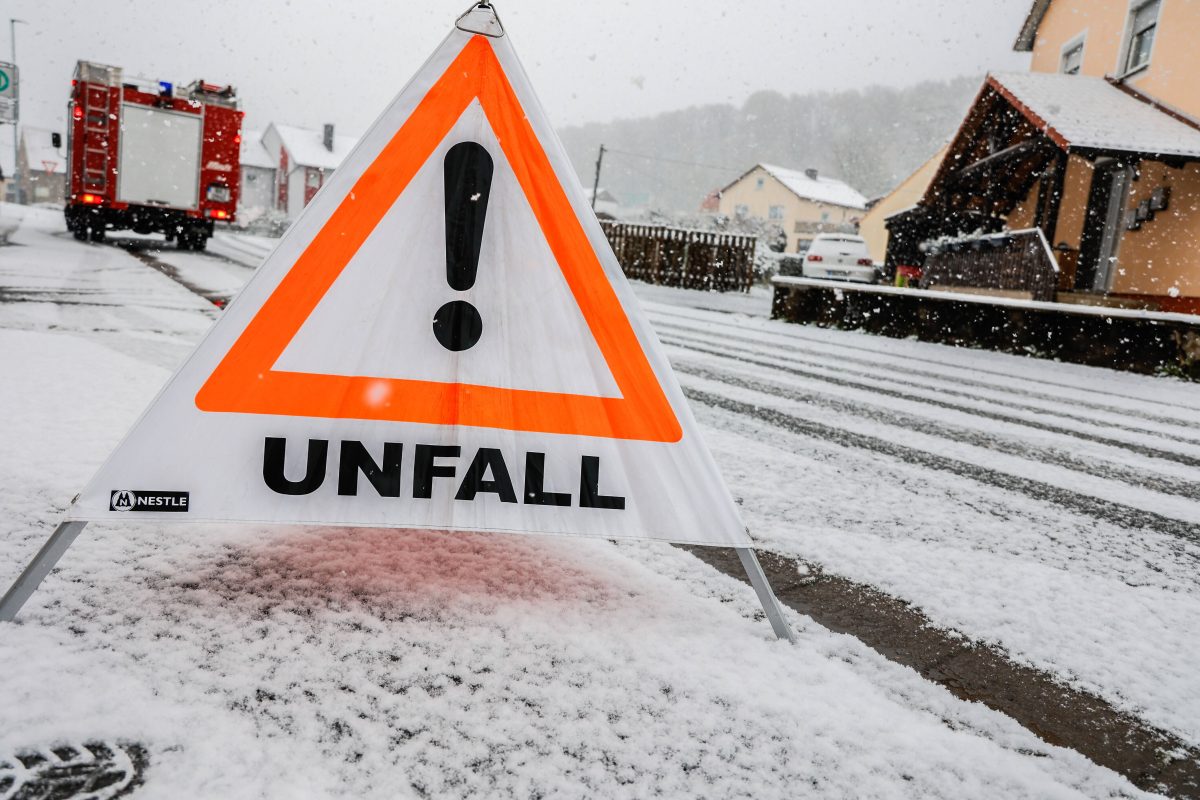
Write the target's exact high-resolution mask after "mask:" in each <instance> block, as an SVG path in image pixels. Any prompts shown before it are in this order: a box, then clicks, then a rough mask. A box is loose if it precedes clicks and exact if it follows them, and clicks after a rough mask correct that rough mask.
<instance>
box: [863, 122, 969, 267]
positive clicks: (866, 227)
mask: <svg viewBox="0 0 1200 800" xmlns="http://www.w3.org/2000/svg"><path fill="white" fill-rule="evenodd" d="M949 148H950V145H949V144H945V145H942V148H941V149H940V150H938V151H937V152H936V153H934V154H933V156H932V157H931V158H930V159H929V160H928V161H926V162H925V163H924V164H922V165H921V166H919V167H917V170H916V172H914V173H913V174H911V175H909V176H908V177H907V178H905V179H904V180H903V181H901V183H900V185H899V186H897V187H896V188H895V189H892V191H891V192H890V193H888V194H887V196H885V197H884V198H883V199H882V200H880V201H879V202H878V203H876V204H875V205H873V206H871V209H870V210H869V211H868V212H867V213H866V215H865V216H864V217H863V218H862V222H861V223H860V224H859V226H858V233H859V235H860V236H862V237H863V238H864V239H866V240H867V250H868V251H869V252H870V253H871V258H872V259H874V260H875V261H876V262H877V263H883V259H884V257H885V256H886V255H887V242H888V230H887V218H888V217H890V216H892V215H893V214H895V213H896V212H898V211H904V210H905V209H908V208H912V207H913V206H915V205H916V204H917V201H918V200H920V199H921V198H922V197H923V196H924V195H925V190H926V189H927V188H929V182H930V181H932V180H933V176H934V175H935V174H936V173H937V170H938V167H939V166H941V164H942V159H943V158H944V157H945V156H946V151H947V150H948V149H949Z"/></svg>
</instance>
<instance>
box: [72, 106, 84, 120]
mask: <svg viewBox="0 0 1200 800" xmlns="http://www.w3.org/2000/svg"><path fill="white" fill-rule="evenodd" d="M71 116H72V117H74V118H75V119H83V106H75V107H74V108H73V109H71Z"/></svg>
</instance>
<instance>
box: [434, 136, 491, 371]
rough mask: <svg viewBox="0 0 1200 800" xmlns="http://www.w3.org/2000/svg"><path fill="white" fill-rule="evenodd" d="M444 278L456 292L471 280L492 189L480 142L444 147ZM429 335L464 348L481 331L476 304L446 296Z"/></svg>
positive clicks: (488, 160)
mask: <svg viewBox="0 0 1200 800" xmlns="http://www.w3.org/2000/svg"><path fill="white" fill-rule="evenodd" d="M443 166H444V169H445V176H446V283H448V284H450V288H451V289H454V290H455V291H458V292H465V291H466V290H467V289H470V288H471V287H472V286H474V285H475V275H476V274H477V273H478V272H479V248H480V246H481V245H482V243H483V219H484V217H485V216H487V204H488V194H489V193H490V192H491V190H492V157H491V156H490V155H488V151H487V150H484V149H483V145H480V144H477V143H475V142H460V143H459V144H456V145H454V147H451V148H450V150H449V152H447V153H446V160H445V162H444V163H443ZM433 335H434V336H436V337H437V340H438V341H439V342H441V343H442V347H444V348H446V349H447V350H456V351H457V350H469V349H470V348H472V347H474V346H475V343H476V342H478V341H479V337H480V336H482V335H483V319H482V318H481V317H480V316H479V310H478V309H477V308H475V306H473V305H471V304H470V303H468V302H467V301H466V300H451V301H450V302H449V303H446V304H445V305H444V306H442V307H441V308H439V309H438V310H437V313H436V314H434V315H433Z"/></svg>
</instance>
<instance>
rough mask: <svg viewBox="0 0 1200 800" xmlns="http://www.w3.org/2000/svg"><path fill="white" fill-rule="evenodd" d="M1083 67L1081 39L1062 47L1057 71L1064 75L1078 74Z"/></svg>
mask: <svg viewBox="0 0 1200 800" xmlns="http://www.w3.org/2000/svg"><path fill="white" fill-rule="evenodd" d="M1082 68H1083V40H1082V39H1080V40H1079V41H1077V42H1072V43H1071V44H1069V45H1067V46H1066V47H1065V48H1064V49H1063V54H1062V63H1061V65H1060V67H1059V72H1061V73H1063V74H1064V75H1078V74H1079V70H1081V69H1082Z"/></svg>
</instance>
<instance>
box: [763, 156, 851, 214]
mask: <svg viewBox="0 0 1200 800" xmlns="http://www.w3.org/2000/svg"><path fill="white" fill-rule="evenodd" d="M758 166H760V167H762V168H763V169H764V170H766V171H767V172H768V173H769V174H770V175H771V176H772V177H774V178H775V179H776V180H778V181H779V182H780V183H782V184H783V185H784V186H786V187H787V188H788V189H790V190H791V191H792V192H794V193H795V194H796V195H798V196H800V197H803V198H804V199H806V200H815V201H817V202H818V203H830V204H831V205H835V206H845V207H847V208H866V207H867V198H866V197H864V196H863V195H861V194H859V193H858V192H857V191H855V190H854V189H853V188H852V187H851V186H850V185H849V184H846V183H843V182H842V181H839V180H838V179H837V178H827V177H825V176H824V175H820V174H818V175H817V177H816V178H810V177H809V176H808V174H807V173H805V172H804V171H802V170H798V169H788V168H786V167H777V166H775V165H774V164H759V165H758Z"/></svg>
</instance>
